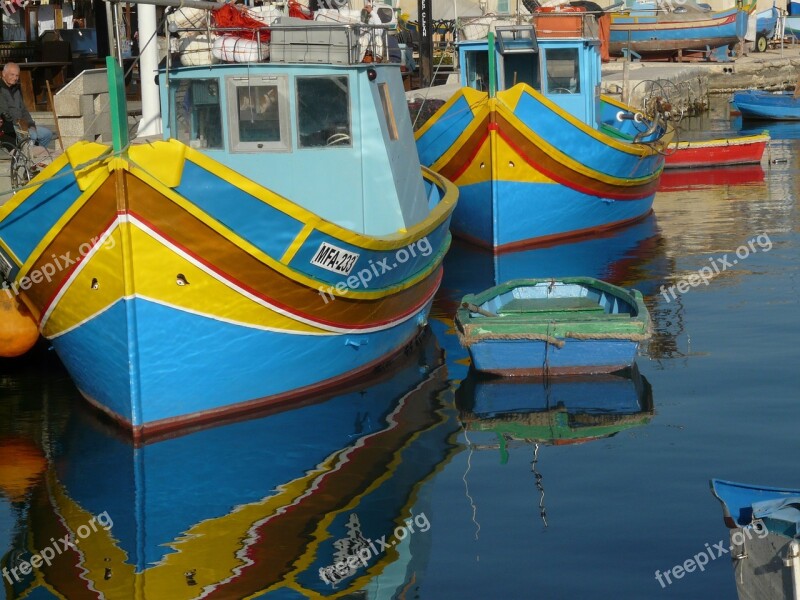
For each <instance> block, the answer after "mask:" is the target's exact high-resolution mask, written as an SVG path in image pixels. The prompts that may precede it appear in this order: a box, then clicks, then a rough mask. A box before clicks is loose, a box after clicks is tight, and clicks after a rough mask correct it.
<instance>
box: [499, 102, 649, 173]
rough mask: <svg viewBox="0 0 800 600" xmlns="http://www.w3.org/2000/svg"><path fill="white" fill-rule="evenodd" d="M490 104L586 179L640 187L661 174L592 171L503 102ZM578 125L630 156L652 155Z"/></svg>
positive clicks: (518, 128) (515, 126)
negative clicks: (634, 175)
mask: <svg viewBox="0 0 800 600" xmlns="http://www.w3.org/2000/svg"><path fill="white" fill-rule="evenodd" d="M490 102H491V103H492V104H493V106H494V108H495V109H496V110H497V112H498V113H500V114H501V115H502V116H503V118H505V119H506V120H507V121H508V122H509V123H510V124H511V125H512V126H513V127H514V129H516V130H517V131H518V132H519V133H520V134H521V135H522V136H524V137H525V138H526V139H527V140H528V141H530V142H531V143H532V144H536V145H537V146H539V147H540V148H542V149H543V150H544V152H546V153H547V154H548V155H549V156H551V157H553V158H555V159H556V160H557V161H558V162H559V163H561V164H562V165H564V166H565V167H567V168H568V169H571V170H572V171H575V172H576V173H580V174H581V175H585V176H586V177H590V178H592V179H595V180H596V181H600V182H602V183H606V184H609V185H614V186H619V187H638V186H640V185H642V184H643V183H647V182H649V181H652V180H653V179H656V178H657V177H659V176H660V174H661V171H660V170H659V171H656V172H655V173H650V174H648V175H646V176H645V177H626V178H620V177H614V176H613V175H607V174H605V173H602V172H600V171H597V170H595V169H592V168H591V167H587V166H586V165H584V164H583V163H581V162H579V161H577V160H575V159H573V158H572V157H571V156H569V155H568V154H565V153H564V152H562V151H561V150H559V149H558V148H556V147H555V146H553V145H552V144H549V143H548V142H547V141H545V139H544V138H542V137H541V136H539V135H537V134H535V133H534V132H533V131H531V130H530V129H529V128H528V126H527V125H525V123H524V122H523V121H521V120H520V119H518V118H517V117H516V116H515V115H514V113H513V112H511V110H509V108H508V107H506V106H505V105H504V104H503V103H502V102H498V101H496V100H492V101H490ZM578 125H581V126H582V127H580V129H585V130H586V131H587V132H589V133H590V134H591V135H592V137H594V138H597V139H600V140H601V142H602V143H604V144H606V145H608V146H611V147H615V148H616V147H617V146H620V147H621V148H620V149H622V150H624V151H625V152H627V153H628V154H635V155H641V156H642V157H644V156H649V155H651V154H652V150H650V149H649V148H645V147H644V146H642V148H643V149H642V150H641V151H637V150H636V149H635V148H636V146H639V145H638V144H637V145H636V146H633V145H631V146H630V147H629V146H625V145H624V144H621V143H619V142H616V141H615V140H613V138H608V139H606V138H602V139H601V138H600V135H599V134H598V132H596V131H594V130H593V129H591V128H590V127H588V126H585V125H583V124H582V123H578ZM606 137H607V136H606Z"/></svg>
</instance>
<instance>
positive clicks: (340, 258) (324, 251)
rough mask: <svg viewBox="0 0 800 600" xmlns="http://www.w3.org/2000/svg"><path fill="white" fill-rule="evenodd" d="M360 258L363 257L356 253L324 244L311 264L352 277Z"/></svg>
mask: <svg viewBox="0 0 800 600" xmlns="http://www.w3.org/2000/svg"><path fill="white" fill-rule="evenodd" d="M359 256H361V255H360V254H356V253H355V252H350V251H348V250H345V249H344V248H339V247H338V246H334V245H333V244H329V243H328V242H322V243H321V244H320V246H319V250H317V252H316V254H314V258H312V259H311V264H312V265H316V266H318V267H321V268H323V269H327V270H328V271H333V272H334V273H340V274H341V275H350V271H352V270H353V267H354V266H355V265H356V261H357V260H358V257H359Z"/></svg>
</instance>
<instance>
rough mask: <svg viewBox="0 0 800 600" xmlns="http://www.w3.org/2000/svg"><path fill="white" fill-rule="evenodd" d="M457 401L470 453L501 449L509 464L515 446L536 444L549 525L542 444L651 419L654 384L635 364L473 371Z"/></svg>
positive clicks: (579, 439)
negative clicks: (558, 372) (575, 370)
mask: <svg viewBox="0 0 800 600" xmlns="http://www.w3.org/2000/svg"><path fill="white" fill-rule="evenodd" d="M456 406H457V408H458V411H459V420H460V421H461V425H462V428H463V430H464V441H465V445H466V447H467V449H468V451H469V452H470V453H472V452H473V451H484V450H489V451H497V452H499V460H500V463H501V464H504V465H505V464H506V463H508V461H509V453H510V451H511V450H512V449H513V448H515V447H516V448H519V447H520V446H523V447H524V446H533V458H532V462H531V471H532V472H533V475H534V478H535V481H536V487H537V490H538V492H539V494H540V496H539V514H540V517H541V519H542V522H543V523H544V525H545V527H547V511H546V509H545V504H544V496H545V493H544V482H543V476H542V474H541V473H540V472H539V470H538V462H539V446H540V445H548V446H563V445H567V444H582V443H584V442H589V441H592V440H598V439H603V438H608V437H611V436H614V435H616V434H617V433H619V432H621V431H624V430H626V429H631V428H633V427H639V426H642V425H646V424H648V423H649V422H650V420H651V419H652V418H653V415H654V414H655V412H654V409H653V394H652V390H651V388H650V384H649V383H648V382H647V380H646V379H645V378H644V377H643V376H642V375H640V374H639V370H638V368H637V367H636V365H634V366H633V367H632V368H631V369H627V370H625V371H620V372H618V373H614V374H604V375H581V376H572V377H553V378H540V377H497V378H495V377H484V376H481V375H480V374H478V373H477V372H476V371H474V370H470V372H469V375H468V376H467V378H466V379H464V380H463V381H462V382H461V387H460V388H459V389H458V391H457V392H456ZM470 462H471V461H470V460H468V464H469V463H470ZM465 477H466V475H465Z"/></svg>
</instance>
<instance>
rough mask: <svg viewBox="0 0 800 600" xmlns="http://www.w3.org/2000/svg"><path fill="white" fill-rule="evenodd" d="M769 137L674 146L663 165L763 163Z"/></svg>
mask: <svg viewBox="0 0 800 600" xmlns="http://www.w3.org/2000/svg"><path fill="white" fill-rule="evenodd" d="M767 142H769V135H767V134H762V135H753V136H744V137H742V136H740V137H731V138H721V139H714V140H700V141H685V142H679V143H677V144H672V145H670V147H669V151H668V152H671V153H669V154H667V157H666V160H665V161H664V168H665V169H685V168H693V167H721V166H730V165H747V164H756V163H760V162H761V157H762V156H763V155H764V149H765V148H766V147H767Z"/></svg>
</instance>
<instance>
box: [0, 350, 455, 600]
mask: <svg viewBox="0 0 800 600" xmlns="http://www.w3.org/2000/svg"><path fill="white" fill-rule="evenodd" d="M449 402H452V395H451V393H450V392H449V391H448V385H447V382H446V371H445V367H444V364H443V357H442V354H441V351H440V349H439V348H438V346H437V344H436V341H435V337H433V336H430V335H427V336H425V337H424V338H423V339H421V343H420V344H419V345H418V346H416V347H415V348H414V349H413V350H412V351H411V352H409V353H408V354H404V355H403V356H402V358H401V359H400V360H398V361H396V363H395V364H394V365H393V367H392V368H391V369H386V370H384V371H383V372H382V373H381V374H380V376H378V377H377V378H372V379H371V380H370V381H369V382H367V383H366V384H365V385H361V386H354V387H352V388H351V389H348V390H346V391H344V392H343V393H341V394H339V395H336V396H334V397H329V398H327V399H318V400H315V401H311V402H309V403H307V404H306V405H304V406H297V405H296V406H294V407H292V408H290V409H288V410H276V409H274V408H273V409H268V410H266V411H264V412H262V413H259V414H256V415H253V418H250V419H247V420H241V419H239V420H235V419H233V420H231V421H230V422H227V423H223V424H219V425H217V426H215V427H207V428H205V429H202V430H198V431H192V432H183V435H179V436H175V435H171V436H166V437H165V438H163V439H155V438H151V439H150V440H148V442H147V443H146V444H138V443H132V441H131V440H130V438H129V436H124V435H120V432H119V430H118V428H113V427H108V425H107V424H106V423H104V421H103V420H101V419H99V418H98V417H97V415H96V414H95V413H93V412H90V411H88V410H83V409H77V410H72V411H70V413H69V421H68V422H67V423H66V424H64V426H63V427H62V428H58V429H55V430H54V431H52V432H49V434H50V435H51V437H49V438H46V442H45V448H44V449H43V450H44V452H41V455H42V456H43V455H44V454H45V453H46V454H47V455H48V457H49V461H48V462H47V463H46V464H45V468H44V469H43V471H44V473H43V476H41V477H39V478H37V479H36V480H35V482H34V484H33V485H31V486H30V488H29V489H28V490H27V492H26V493H25V496H24V497H23V498H17V499H16V500H17V502H18V504H17V506H18V507H19V508H20V510H19V513H18V514H19V516H18V518H19V522H18V523H17V529H16V534H17V535H15V537H14V542H13V544H12V545H11V549H10V551H9V552H8V553H6V554H4V555H3V556H2V561H1V562H2V565H3V566H7V565H10V566H18V565H19V564H20V563H21V561H29V560H30V558H31V555H32V554H34V553H43V552H42V551H43V550H44V549H45V548H50V547H51V545H52V543H53V542H52V540H53V539H59V540H60V539H65V536H69V537H67V538H66V539H71V540H74V541H75V545H74V546H71V547H65V548H63V550H62V551H60V552H58V553H57V555H56V556H54V557H49V558H50V560H49V561H48V562H47V563H42V562H40V564H38V565H36V566H34V568H33V570H32V571H31V570H27V572H26V573H20V571H19V570H17V571H16V573H12V574H10V575H9V577H10V578H11V580H12V581H11V584H12V585H8V583H7V582H6V583H5V585H4V589H5V591H6V596H5V597H6V598H8V599H9V600H12V599H17V598H25V597H36V598H101V597H103V598H120V599H127V598H135V597H139V598H143V599H144V598H146V599H156V598H170V599H181V598H183V599H190V598H219V599H233V598H251V597H258V598H287V597H297V598H327V597H330V598H341V597H345V596H347V597H361V595H362V594H363V595H364V596H366V592H365V591H364V590H368V589H374V588H375V587H380V588H381V589H382V590H384V591H386V592H387V593H389V594H390V596H391V594H398V595H399V594H400V593H401V590H402V589H403V588H404V587H406V586H408V585H409V581H413V577H414V573H415V571H416V572H418V571H419V568H420V566H424V564H425V560H426V559H427V557H428V555H429V552H428V549H429V546H430V543H431V534H430V533H428V530H429V528H430V527H431V526H432V524H433V523H435V517H434V516H433V515H432V513H431V511H430V510H429V506H428V505H427V504H426V502H425V500H424V499H421V498H420V493H419V492H420V488H421V487H422V486H423V485H424V484H425V482H426V480H428V479H429V478H430V477H431V476H432V475H433V474H435V473H436V472H437V469H438V468H439V466H440V464H441V463H442V462H443V461H445V460H447V457H448V456H449V455H450V454H452V452H453V450H454V449H455V448H456V446H455V445H454V444H453V443H452V442H451V441H450V440H451V438H452V436H453V435H454V433H455V431H456V430H457V426H456V424H455V423H454V422H450V423H448V418H447V416H446V414H445V412H444V407H445V406H446V405H447V403H449ZM54 420H55V419H54ZM320 424H324V426H322V427H320V426H319V425H320ZM254 441H257V443H254ZM3 442H4V440H3V437H2V436H0V445H2V444H3ZM32 442H34V443H38V444H42V443H43V441H42V440H35V439H34V440H32ZM40 461H41V462H44V460H43V459H40ZM35 468H37V469H39V468H40V467H39V466H38V465H37V466H36V467H35ZM87 473H92V477H91V478H88V477H86V474H87ZM0 491H2V489H0ZM92 523H94V526H93V525H92ZM378 540H383V541H385V542H386V544H387V545H388V547H386V548H383V547H381V546H380V544H379V543H378ZM370 542H372V544H373V545H372V546H370ZM393 542H394V543H393ZM373 548H374V551H373ZM351 559H352V560H351ZM340 563H343V564H340ZM417 565H420V566H417ZM415 566H416V568H415ZM337 567H338V568H337Z"/></svg>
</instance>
